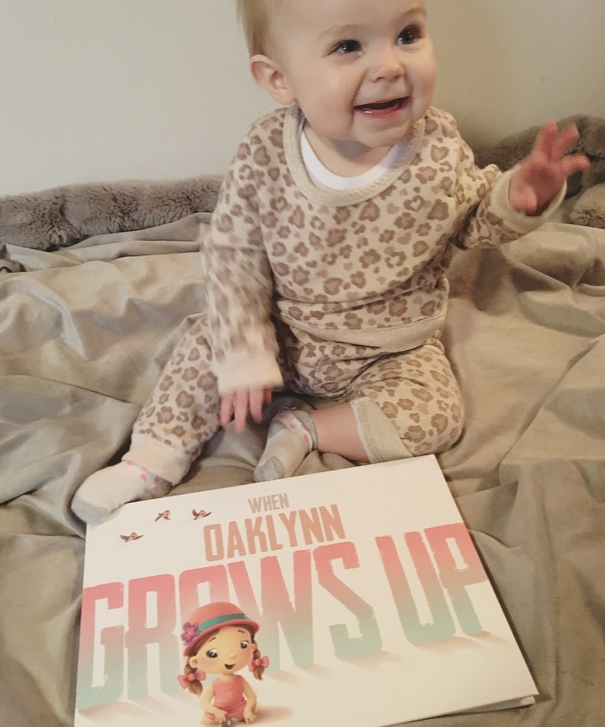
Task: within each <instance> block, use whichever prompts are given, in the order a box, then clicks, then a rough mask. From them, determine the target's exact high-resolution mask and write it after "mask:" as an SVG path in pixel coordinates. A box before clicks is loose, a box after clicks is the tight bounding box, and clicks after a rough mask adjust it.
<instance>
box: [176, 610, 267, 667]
mask: <svg viewBox="0 0 605 727" xmlns="http://www.w3.org/2000/svg"><path fill="white" fill-rule="evenodd" d="M223 626H248V627H249V628H251V629H252V633H253V634H256V632H257V631H258V629H259V628H260V627H259V625H258V624H257V623H256V621H252V620H251V619H249V618H248V617H247V616H246V614H245V613H243V612H242V610H241V609H240V607H239V606H236V605H235V604H234V603H228V602H227V601H216V602H214V603H208V604H206V605H205V606H200V607H199V608H196V609H195V611H194V612H193V613H192V614H191V616H189V621H186V622H185V623H184V624H183V633H182V634H181V639H182V640H183V641H184V642H185V649H184V651H183V656H189V654H190V653H191V650H192V649H193V647H194V646H195V644H197V642H198V641H200V639H203V638H204V636H206V635H207V634H209V633H211V632H212V631H216V629H220V628H223Z"/></svg>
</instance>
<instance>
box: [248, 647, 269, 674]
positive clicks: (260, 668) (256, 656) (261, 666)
mask: <svg viewBox="0 0 605 727" xmlns="http://www.w3.org/2000/svg"><path fill="white" fill-rule="evenodd" d="M268 666H269V657H268V656H261V655H260V650H259V648H258V646H257V647H256V649H254V653H253V654H252V661H251V662H250V663H249V664H248V669H250V671H251V672H252V673H253V674H254V676H255V678H256V679H262V678H263V674H264V673H265V669H266V668H267V667H268Z"/></svg>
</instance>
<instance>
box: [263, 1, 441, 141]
mask: <svg viewBox="0 0 605 727" xmlns="http://www.w3.org/2000/svg"><path fill="white" fill-rule="evenodd" d="M273 30H274V33H273V38H274V41H275V42H274V43H273V49H272V50H273V53H272V55H273V57H274V59H275V60H276V61H277V63H279V64H280V66H281V69H282V71H283V72H284V76H285V81H286V83H287V85H288V88H289V90H290V93H291V95H292V100H296V101H297V102H298V104H299V105H300V107H301V109H302V110H303V113H304V114H305V117H306V119H307V121H308V123H309V125H310V126H311V128H312V129H313V131H314V133H315V134H316V135H317V137H319V138H320V139H324V140H325V141H327V142H329V141H342V142H351V141H352V142H357V143H359V144H362V145H364V146H366V147H369V148H373V149H378V148H382V147H385V148H387V147H391V146H392V145H393V144H394V143H396V142H397V141H399V140H400V139H402V138H403V137H405V136H406V135H407V134H408V133H409V132H410V130H411V128H412V126H413V125H414V123H415V122H416V121H417V120H418V119H420V118H422V117H423V116H424V114H425V112H426V110H427V109H428V107H429V106H430V105H431V103H432V100H433V94H434V90H435V81H436V63H435V55H434V51H433V44H432V41H431V38H430V36H429V31H428V26H427V18H426V11H425V2H424V0H372V1H371V2H370V1H369V0H304V2H300V1H299V0H283V2H282V5H281V7H280V9H279V10H278V12H277V16H276V17H275V26H274V29H273Z"/></svg>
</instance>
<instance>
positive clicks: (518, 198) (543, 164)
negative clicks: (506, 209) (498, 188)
mask: <svg viewBox="0 0 605 727" xmlns="http://www.w3.org/2000/svg"><path fill="white" fill-rule="evenodd" d="M577 138H578V129H577V128H576V126H575V125H574V124H572V125H571V126H568V127H567V128H566V129H564V130H563V131H561V133H559V131H558V129H557V124H556V123H555V122H554V121H548V122H547V123H546V124H544V126H543V127H542V128H541V129H540V131H539V133H538V136H537V137H536V141H535V143H534V148H533V149H532V150H531V152H530V154H529V155H528V156H526V157H525V159H524V160H523V161H522V162H521V164H520V165H519V167H518V168H517V170H516V171H515V172H514V173H513V175H512V177H511V180H510V187H509V190H508V198H509V201H510V203H511V205H512V206H513V207H514V208H515V209H516V210H517V211H518V212H523V213H524V214H526V215H539V214H541V213H542V212H544V210H545V209H546V208H547V207H548V205H549V204H550V203H551V202H552V201H553V199H554V198H555V197H556V196H557V195H558V194H559V192H560V191H561V187H562V186H563V184H564V183H565V180H566V179H567V178H568V177H569V176H571V175H572V174H574V173H575V172H579V171H582V170H584V169H588V167H589V166H590V162H589V161H588V158H587V157H586V156H584V154H570V155H567V156H566V154H567V151H568V150H569V148H570V146H571V145H572V144H573V142H574V141H575V140H576V139H577Z"/></svg>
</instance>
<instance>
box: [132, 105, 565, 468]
mask: <svg viewBox="0 0 605 727" xmlns="http://www.w3.org/2000/svg"><path fill="white" fill-rule="evenodd" d="M303 124H304V119H303V117H302V114H301V112H300V110H299V109H298V107H297V106H295V105H293V106H291V107H288V108H287V109H279V110H276V111H273V112H271V113H270V114H268V115H267V116H265V117H264V118H262V119H261V120H260V121H258V122H256V123H255V124H254V125H253V126H252V128H251V129H250V131H249V133H248V134H247V136H246V137H245V139H244V140H243V141H242V143H241V145H240V147H239V149H238V151H237V153H236V155H235V158H234V160H233V163H232V165H231V167H230V169H229V171H228V173H227V175H226V178H225V181H224V184H223V186H222V189H221V193H220V196H219V200H218V202H217V207H216V210H215V212H214V215H213V219H212V224H211V226H210V229H209V231H208V233H207V235H206V237H205V239H204V244H203V251H202V255H203V259H204V263H205V275H206V286H207V300H208V310H207V312H206V313H204V314H203V315H200V317H199V318H198V320H197V321H196V323H195V324H194V325H193V326H192V328H191V329H190V330H189V332H188V333H187V334H186V335H185V337H184V338H183V340H182V341H181V342H180V344H179V345H178V346H177V348H176V349H175V351H174V354H173V356H172V358H171V360H170V361H169V362H168V364H167V366H166V368H165V370H164V372H163V374H162V376H161V378H160V381H159V383H158V385H157V387H156V389H155V390H154V392H153V393H152V395H151V397H150V399H149V401H148V402H147V404H146V405H145V406H144V408H143V410H142V412H141V415H140V417H139V419H138V420H137V422H136V424H135V428H134V433H133V441H132V447H131V450H130V452H129V453H128V454H127V455H126V456H127V457H128V458H129V459H132V460H134V461H135V462H137V463H138V464H141V465H144V466H146V467H149V468H150V469H152V470H153V471H155V472H157V473H158V474H160V475H161V476H164V477H166V479H169V480H171V481H172V482H176V481H179V480H180V479H181V478H182V476H183V475H184V473H185V472H186V470H187V469H188V467H189V466H190V463H191V461H192V460H193V459H194V458H195V457H196V456H197V455H198V454H199V452H200V450H201V447H202V446H203V444H204V443H205V442H206V441H207V440H208V439H209V438H210V437H211V436H212V434H213V433H214V432H215V431H216V430H217V429H218V427H219V419H218V413H219V407H220V396H221V393H223V392H227V391H233V390H238V389H259V388H264V387H272V388H278V387H286V388H288V389H290V390H292V391H294V392H298V393H301V394H303V395H308V396H313V397H322V398H326V399H330V400H333V401H348V402H351V404H352V405H353V409H354V411H355V415H356V418H357V424H358V431H359V434H360V437H361V439H362V442H363V443H364V446H365V449H366V452H367V453H368V458H369V460H370V461H382V460H385V459H393V458H399V457H405V456H415V455H419V454H427V453H435V452H439V451H443V450H444V449H446V448H448V447H450V446H451V445H452V444H453V443H454V442H455V441H456V440H457V439H458V437H459V436H460V433H461V431H462V426H463V407H462V400H461V395H460V391H459V389H458V386H457V384H456V381H455V378H454V375H453V373H452V370H451V367H450V364H449V362H448V360H447V358H446V356H445V354H444V351H443V346H442V345H441V343H440V342H439V340H438V332H439V329H440V327H441V325H442V323H443V320H444V318H445V313H446V306H447V297H448V284H447V280H446V277H445V273H446V270H447V268H448V264H449V262H450V258H451V254H452V248H453V245H458V246H460V247H465V248H468V247H476V246H482V247H486V246H492V247H493V246H497V245H501V244H502V243H504V242H507V241H510V240H513V239H516V238H518V237H520V236H522V235H524V234H526V233H527V232H529V231H531V230H532V229H534V228H536V227H538V226H539V225H540V224H542V223H543V222H544V220H545V219H546V215H548V214H550V212H551V211H552V210H553V209H554V208H555V206H556V205H557V204H558V203H559V201H560V199H561V197H559V198H558V199H557V200H555V202H554V203H553V204H552V205H551V207H550V208H549V210H547V212H546V213H545V214H544V215H542V216H540V217H527V216H525V215H523V214H520V213H518V212H516V211H514V210H513V209H512V208H511V207H510V204H509V202H508V179H509V176H510V172H509V173H507V174H502V173H501V172H500V170H499V169H498V168H497V167H495V166H493V165H492V166H489V167H486V168H485V169H479V168H478V167H477V166H476V165H475V164H474V159H473V154H472V152H471V150H470V149H469V147H468V146H467V145H466V144H465V142H464V141H463V140H462V138H461V137H460V135H459V133H458V130H457V128H456V124H455V122H454V120H453V119H452V118H451V116H450V115H449V114H447V113H445V112H443V111H440V110H437V109H434V108H431V109H429V111H428V112H427V114H426V116H425V118H424V119H422V120H421V121H419V122H418V123H417V124H416V125H415V127H414V129H413V133H412V135H411V137H410V139H409V141H408V142H407V144H406V145H405V147H404V149H403V152H402V154H401V156H400V158H399V160H398V162H397V163H396V164H395V165H394V166H393V167H391V168H388V169H386V170H385V172H384V173H383V174H382V175H381V176H380V177H379V178H378V179H377V180H375V181H373V182H371V183H370V184H367V185H366V186H363V187H360V188H356V189H353V190H347V191H338V190H334V189H332V188H329V187H325V186H323V185H321V184H319V183H316V182H315V181H314V180H313V179H312V178H311V177H310V176H309V174H308V172H307V170H306V167H305V164H304V162H303V159H302V156H301V150H300V135H301V132H302V128H303Z"/></svg>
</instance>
